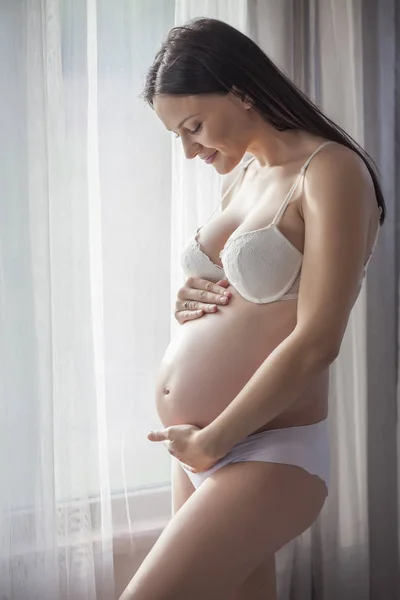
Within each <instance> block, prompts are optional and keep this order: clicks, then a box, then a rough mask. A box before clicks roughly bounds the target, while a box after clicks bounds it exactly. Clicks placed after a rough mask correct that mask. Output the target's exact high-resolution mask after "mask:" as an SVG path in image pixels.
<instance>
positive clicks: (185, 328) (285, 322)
mask: <svg viewBox="0 0 400 600" xmlns="http://www.w3.org/2000/svg"><path fill="white" fill-rule="evenodd" d="M309 154H310V153H309ZM305 158H307V156H305ZM303 164H304V161H302V160H301V161H298V162H294V163H292V164H289V165H287V166H285V167H274V168H273V169H270V170H269V171H266V170H264V169H262V170H260V169H259V167H258V166H257V165H256V162H255V161H253V162H252V163H251V164H248V168H247V170H246V172H243V175H240V170H241V169H243V167H239V168H237V169H235V171H238V172H237V173H233V174H232V177H233V178H235V180H236V181H237V185H235V184H234V185H233V188H232V191H231V194H230V196H231V197H230V199H229V200H230V201H229V205H228V207H227V208H226V209H225V210H224V211H223V212H222V213H221V214H220V215H218V216H217V217H216V218H214V219H213V220H212V221H211V222H210V223H208V224H207V225H206V226H205V227H204V229H203V228H202V229H201V231H200V234H199V238H198V243H199V245H200V248H201V249H202V250H203V252H204V253H206V254H207V256H208V257H209V259H210V260H211V261H212V262H214V263H215V264H219V265H221V266H222V264H221V259H220V257H219V254H220V252H221V250H222V249H223V248H224V246H225V244H226V242H227V240H228V238H229V237H230V236H231V235H232V233H233V232H235V234H236V233H242V232H250V231H255V230H257V229H261V228H264V227H266V226H268V224H270V223H271V222H272V221H273V219H274V217H275V215H276V213H277V211H278V209H279V207H280V206H281V204H282V200H283V199H284V198H285V197H286V196H287V194H288V191H289V189H290V187H291V186H292V184H293V181H294V180H295V179H296V177H297V176H298V174H299V172H300V169H301V167H302V165H303ZM238 175H239V177H238V178H237V176H238ZM302 193H303V188H302V182H301V181H300V184H299V185H298V186H297V188H296V190H295V193H294V195H293V196H292V198H291V200H290V203H289V204H288V206H287V208H286V210H285V212H284V214H283V215H282V218H281V220H280V221H279V231H280V232H281V233H282V234H283V235H284V236H285V238H286V239H287V240H288V241H289V242H290V243H291V244H292V245H293V246H294V248H296V249H297V250H298V251H300V252H302V251H303V246H304V222H303V219H302V217H301V200H302ZM374 234H375V232H374V231H372V229H371V236H374ZM223 274H224V273H223V271H221V275H220V276H218V275H219V273H218V271H216V276H215V281H217V280H218V279H222V278H223ZM198 276H202V274H201V273H199V274H198ZM228 289H229V290H230V291H231V293H232V298H231V300H230V302H229V304H228V306H222V307H219V310H218V312H216V313H213V314H206V315H204V316H203V317H201V318H200V319H196V320H192V321H187V322H186V323H185V324H184V325H182V326H181V327H180V329H179V331H178V333H177V335H176V336H175V337H174V339H173V340H172V341H171V343H170V345H169V347H168V348H167V351H166V353H165V355H164V357H163V360H162V363H161V366H160V371H159V375H158V379H157V384H156V404H157V410H158V414H159V417H160V420H161V422H162V423H163V425H164V426H170V425H176V424H183V423H190V424H193V425H197V426H199V427H205V426H206V425H208V424H209V423H210V422H212V421H213V420H214V419H215V418H216V417H217V416H218V414H220V413H221V412H222V411H223V410H224V409H225V408H226V407H227V406H228V405H229V403H230V402H231V401H232V400H233V399H234V398H235V396H236V395H237V394H238V393H239V392H240V390H241V389H242V388H243V387H244V385H245V384H246V383H247V381H248V380H249V379H250V378H251V376H252V375H253V374H254V373H255V371H256V370H257V369H258V367H259V366H260V365H261V364H262V363H263V362H264V361H265V359H266V358H267V357H268V355H269V354H270V353H271V352H273V351H274V349H275V348H276V347H277V346H278V345H279V344H280V343H281V342H282V341H283V340H284V339H285V338H286V337H287V336H288V335H289V334H290V333H291V332H292V331H293V330H294V328H295V326H296V320H297V300H295V299H288V300H281V301H277V302H269V303H261V304H256V303H254V302H249V301H248V300H246V299H245V298H243V297H242V296H241V295H240V294H239V293H238V291H237V290H236V289H235V288H234V287H233V286H231V285H230V286H229V288H228ZM328 385H329V370H328V369H326V370H325V371H323V372H322V373H320V374H319V375H317V376H315V377H314V379H313V381H312V382H311V383H310V384H309V385H308V387H307V388H306V389H305V390H304V391H303V392H302V393H301V394H299V396H298V398H297V400H296V401H295V402H294V403H293V404H292V406H291V407H290V408H289V409H287V410H286V411H284V412H282V413H281V414H280V415H279V416H278V417H277V418H276V419H274V420H273V421H270V422H269V423H266V424H265V425H264V426H263V427H260V428H259V429H258V430H257V431H262V430H266V429H274V428H283V427H293V426H298V425H307V424H311V423H315V422H318V421H321V420H322V419H324V418H325V417H326V415H327V412H328Z"/></svg>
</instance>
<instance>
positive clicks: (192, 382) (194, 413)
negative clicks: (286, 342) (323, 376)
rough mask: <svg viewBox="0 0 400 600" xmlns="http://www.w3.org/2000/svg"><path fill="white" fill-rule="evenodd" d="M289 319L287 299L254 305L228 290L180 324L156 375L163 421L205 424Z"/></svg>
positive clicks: (285, 330) (284, 331)
mask: <svg viewBox="0 0 400 600" xmlns="http://www.w3.org/2000/svg"><path fill="white" fill-rule="evenodd" d="M295 321H296V306H295V303H294V302H292V301H285V302H279V303H274V304H269V305H255V304H251V303H249V302H247V301H245V300H243V299H242V298H240V297H239V298H238V297H237V296H236V297H235V296H234V297H233V298H232V299H231V301H230V304H229V305H228V306H226V307H221V308H220V309H219V311H218V312H217V313H212V314H206V315H205V316H203V317H201V318H200V319H197V320H194V321H188V322H186V323H185V324H184V325H182V326H181V327H180V329H179V331H178V333H177V335H176V336H175V337H174V338H173V340H172V341H171V343H170V345H169V346H168V348H167V351H166V353H165V355H164V357H163V360H162V362H161V366H160V371H159V375H158V378H157V384H156V405H157V411H158V415H159V418H160V420H161V422H162V423H163V425H164V426H165V427H169V426H170V425H178V424H184V423H190V424H193V425H197V426H198V427H205V426H206V425H208V424H209V423H210V422H211V421H213V420H214V419H215V418H216V417H217V416H218V415H219V414H220V413H221V412H222V411H223V410H224V409H225V408H226V407H227V406H228V405H229V403H230V402H232V400H233V399H234V398H235V396H236V395H237V394H238V393H239V392H240V390H241V389H242V388H243V387H244V385H245V384H246V383H247V381H248V380H249V379H250V378H251V376H252V375H253V374H254V372H255V371H256V370H257V369H258V367H259V366H260V365H261V364H262V362H263V361H264V360H265V359H266V357H267V356H268V355H269V354H270V353H271V352H272V351H273V350H274V348H276V346H277V345H278V344H279V343H280V342H281V341H282V340H283V339H285V338H286V337H287V336H288V335H289V334H290V333H291V331H292V330H293V328H294V326H295Z"/></svg>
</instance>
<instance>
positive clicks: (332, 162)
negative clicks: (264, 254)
mask: <svg viewBox="0 0 400 600" xmlns="http://www.w3.org/2000/svg"><path fill="white" fill-rule="evenodd" d="M375 210H376V214H378V211H377V203H376V198H375V193H374V187H373V183H372V180H371V178H370V175H369V173H368V170H367V168H366V166H365V164H364V162H363V161H362V160H361V159H360V158H359V157H358V156H357V155H356V154H355V153H353V152H352V151H350V150H348V149H347V148H344V147H343V146H331V147H330V148H329V150H328V149H327V151H325V152H323V153H321V154H319V155H318V156H316V157H315V158H314V160H313V162H312V163H311V165H310V167H309V169H308V171H307V173H306V177H305V184H304V194H303V202H302V212H303V218H304V222H305V244H304V255H303V265H302V274H301V281H300V290H299V297H298V308H297V325H296V327H295V329H294V331H293V332H292V333H291V334H290V335H289V336H288V337H287V338H286V339H285V340H284V341H283V342H282V343H281V344H280V345H279V346H278V347H277V348H276V349H275V350H274V351H273V352H272V353H271V354H270V355H269V356H268V358H267V359H266V360H265V361H264V362H263V364H262V365H261V366H260V367H259V369H258V370H257V371H256V373H255V374H254V375H253V376H252V377H251V379H250V380H249V381H248V383H247V384H246V385H245V386H244V388H243V389H242V390H241V391H240V393H239V394H238V395H237V396H236V398H235V399H234V400H233V401H232V402H231V404H230V405H229V406H228V407H227V408H226V409H225V410H224V411H223V412H222V413H221V414H220V415H219V416H218V417H217V418H216V419H215V420H214V421H213V422H212V423H211V424H210V425H208V426H207V427H205V428H204V429H203V430H202V432H203V435H204V436H205V438H204V439H206V440H208V442H209V445H210V447H212V448H215V450H216V454H218V455H223V453H226V452H228V451H229V450H230V449H231V448H232V447H233V446H234V445H235V444H236V443H238V442H239V441H241V440H242V439H244V438H245V437H246V436H248V435H250V434H251V433H253V432H254V431H256V430H257V429H259V428H260V427H262V426H263V425H265V424H266V423H268V422H269V421H271V420H272V419H274V418H275V417H276V416H277V415H279V414H280V413H282V412H283V411H285V410H287V409H288V408H289V407H290V406H291V405H292V404H293V402H295V400H296V399H297V398H298V397H299V395H300V394H301V393H302V392H303V390H304V389H305V388H306V387H307V386H308V385H309V384H310V383H311V381H312V379H313V378H314V377H315V375H317V374H318V373H320V372H321V371H323V370H324V369H326V368H327V367H328V366H329V365H330V364H331V363H332V362H333V361H334V360H335V358H336V357H337V355H338V353H339V348H340V345H341V341H342V338H343V335H344V332H345V329H346V326H347V322H348V319H349V315H350V312H351V309H352V307H353V304H354V302H355V300H356V298H357V296H358V293H359V289H360V280H361V277H362V272H363V266H364V263H365V259H366V254H367V238H368V230H369V223H370V220H371V215H373V214H375ZM377 224H378V217H377Z"/></svg>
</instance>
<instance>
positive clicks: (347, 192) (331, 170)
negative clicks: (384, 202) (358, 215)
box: [304, 143, 378, 216]
mask: <svg viewBox="0 0 400 600" xmlns="http://www.w3.org/2000/svg"><path fill="white" fill-rule="evenodd" d="M304 201H305V203H308V204H310V203H311V204H313V203H315V202H320V203H324V202H335V204H336V205H337V204H339V205H341V206H338V207H337V208H338V210H339V211H340V209H341V208H342V210H343V211H345V212H347V213H348V212H350V213H351V212H359V211H361V212H365V213H366V214H368V215H369V216H373V215H374V214H375V213H378V207H377V202H376V195H375V189H374V183H373V180H372V177H371V174H370V172H369V170H368V168H367V165H366V164H365V162H364V160H363V159H362V158H361V157H360V156H359V155H358V154H357V153H356V152H354V151H353V150H351V149H350V148H347V147H346V146H343V145H341V144H336V143H335V144H329V145H328V146H326V147H325V148H323V149H322V150H321V151H320V152H319V153H318V154H317V155H316V156H315V157H314V158H313V159H312V161H311V163H310V165H309V167H308V169H307V171H306V176H305V194H304Z"/></svg>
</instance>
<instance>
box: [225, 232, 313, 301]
mask: <svg viewBox="0 0 400 600" xmlns="http://www.w3.org/2000/svg"><path fill="white" fill-rule="evenodd" d="M221 256H222V258H223V265H224V271H225V275H226V277H227V279H228V280H229V281H230V282H231V284H232V285H233V286H234V287H235V288H236V289H237V290H238V292H239V293H240V294H241V295H242V296H243V297H244V298H246V299H247V300H250V301H251V302H256V303H266V302H273V301H274V300H279V299H280V298H282V296H284V295H285V293H286V292H287V291H288V290H289V289H290V288H291V287H292V285H293V283H294V282H295V280H296V278H297V276H298V274H299V271H300V268H301V263H302V258H303V256H302V254H301V252H299V250H297V248H295V247H294V246H293V245H292V244H291V243H290V242H289V240H288V239H286V238H285V236H284V235H283V234H282V233H281V232H280V231H279V230H278V229H277V228H276V227H274V228H269V229H266V230H259V231H254V232H249V233H248V234H246V235H241V236H240V237H236V238H235V237H233V238H231V239H230V240H229V242H228V243H227V244H226V246H225V249H224V251H223V253H222V254H221Z"/></svg>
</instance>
